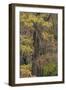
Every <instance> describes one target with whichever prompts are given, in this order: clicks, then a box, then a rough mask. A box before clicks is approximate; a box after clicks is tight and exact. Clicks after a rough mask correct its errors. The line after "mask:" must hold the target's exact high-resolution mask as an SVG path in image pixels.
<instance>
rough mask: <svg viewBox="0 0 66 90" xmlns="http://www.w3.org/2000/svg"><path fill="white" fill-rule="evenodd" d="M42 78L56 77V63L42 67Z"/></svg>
mask: <svg viewBox="0 0 66 90" xmlns="http://www.w3.org/2000/svg"><path fill="white" fill-rule="evenodd" d="M43 75H44V76H56V75H57V65H56V63H48V64H45V65H44V66H43Z"/></svg>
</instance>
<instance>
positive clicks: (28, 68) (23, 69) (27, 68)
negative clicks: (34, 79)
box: [20, 64, 32, 78]
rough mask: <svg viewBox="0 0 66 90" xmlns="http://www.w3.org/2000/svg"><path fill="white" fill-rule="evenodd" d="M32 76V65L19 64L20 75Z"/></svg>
mask: <svg viewBox="0 0 66 90" xmlns="http://www.w3.org/2000/svg"><path fill="white" fill-rule="evenodd" d="M31 76H32V65H31V64H27V65H25V64H24V65H21V66H20V77H21V78H22V77H31Z"/></svg>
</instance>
